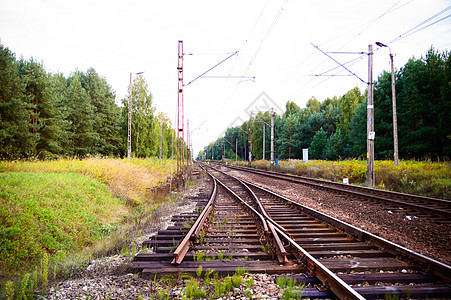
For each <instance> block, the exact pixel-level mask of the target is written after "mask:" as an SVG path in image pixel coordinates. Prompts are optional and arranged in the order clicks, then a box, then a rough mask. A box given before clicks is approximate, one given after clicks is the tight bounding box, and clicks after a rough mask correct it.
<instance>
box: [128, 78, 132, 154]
mask: <svg viewBox="0 0 451 300" xmlns="http://www.w3.org/2000/svg"><path fill="white" fill-rule="evenodd" d="M131 153H132V73H130V87H129V94H128V132H127V159H128V160H130V157H131Z"/></svg>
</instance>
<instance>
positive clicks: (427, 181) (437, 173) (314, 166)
mask: <svg viewBox="0 0 451 300" xmlns="http://www.w3.org/2000/svg"><path fill="white" fill-rule="evenodd" d="M233 164H235V162H233ZM237 164H238V165H243V166H247V162H244V163H243V162H238V163H237ZM251 166H252V167H253V168H257V169H262V170H272V171H277V172H285V173H290V174H294V175H300V176H307V177H314V178H322V179H325V180H332V181H338V182H342V181H343V179H344V178H348V179H349V183H351V184H357V185H364V186H365V185H366V166H367V162H366V161H365V160H342V161H324V160H311V161H309V162H307V163H304V162H302V161H301V160H288V161H279V165H278V166H271V164H270V162H269V161H262V160H259V161H254V162H252V165H251ZM374 167H375V172H376V188H379V189H384V190H390V191H397V192H402V193H409V194H417V195H423V196H428V197H434V198H442V199H451V163H450V162H430V161H412V160H400V161H399V166H398V167H395V166H394V164H393V162H392V161H386V160H376V161H375V164H374Z"/></svg>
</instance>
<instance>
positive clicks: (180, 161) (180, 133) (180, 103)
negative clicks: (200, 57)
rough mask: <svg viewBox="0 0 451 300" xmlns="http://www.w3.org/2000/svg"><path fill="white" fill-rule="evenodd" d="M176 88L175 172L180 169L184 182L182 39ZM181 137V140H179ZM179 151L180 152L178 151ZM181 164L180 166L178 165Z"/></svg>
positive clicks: (179, 47)
mask: <svg viewBox="0 0 451 300" xmlns="http://www.w3.org/2000/svg"><path fill="white" fill-rule="evenodd" d="M177 71H178V77H179V78H178V88H177V91H178V92H177V93H178V96H177V173H179V172H180V170H181V171H182V178H183V183H185V164H184V156H185V155H184V154H185V145H184V143H183V138H184V130H183V129H184V123H185V119H184V103H183V41H179V45H178V64H177ZM180 139H181V140H180ZM180 152H181V153H180ZM180 164H181V166H180Z"/></svg>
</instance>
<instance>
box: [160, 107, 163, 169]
mask: <svg viewBox="0 0 451 300" xmlns="http://www.w3.org/2000/svg"><path fill="white" fill-rule="evenodd" d="M162 152H163V138H162V130H161V114H160V160H161V154H162Z"/></svg>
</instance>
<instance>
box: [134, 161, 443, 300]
mask: <svg viewBox="0 0 451 300" xmlns="http://www.w3.org/2000/svg"><path fill="white" fill-rule="evenodd" d="M209 172H210V176H211V177H212V182H213V183H216V182H217V183H218V184H217V185H218V187H217V188H214V189H213V193H212V195H211V197H210V199H209V200H208V201H207V199H202V200H200V201H199V206H198V207H199V209H197V211H196V212H193V214H192V215H191V214H187V215H186V216H180V217H175V219H174V220H176V221H178V222H179V223H176V224H177V225H175V226H176V227H172V228H168V230H170V233H171V234H168V233H169V232H168V231H167V230H166V231H161V232H159V234H158V235H157V236H155V237H153V238H152V240H151V241H148V242H147V245H149V246H151V247H153V249H154V251H155V252H156V253H151V254H139V255H137V256H136V257H135V261H134V267H135V269H136V270H137V271H141V272H142V275H143V277H147V278H151V279H153V278H154V276H157V277H162V276H164V275H167V274H180V273H182V272H183V273H189V274H193V275H194V274H196V271H198V270H199V266H202V272H203V273H204V272H206V271H209V270H214V272H217V273H220V274H233V273H234V272H235V270H236V269H237V268H244V269H246V270H247V272H253V273H270V274H292V275H290V276H292V277H294V278H296V279H297V281H300V282H302V281H303V282H306V283H307V284H308V286H307V288H305V289H304V292H303V296H304V297H313V298H322V297H325V298H331V297H334V295H335V296H336V297H338V298H347V299H365V298H366V299H368V298H381V297H384V296H386V295H387V294H396V295H398V296H401V297H408V296H409V297H412V298H415V297H416V298H418V297H420V298H423V297H429V298H430V297H438V298H446V297H450V296H451V288H450V286H449V282H450V280H451V267H450V266H447V265H445V264H442V263H440V262H438V261H435V260H432V259H429V258H427V257H425V256H422V255H420V254H418V253H415V252H413V251H410V250H408V249H405V248H403V247H401V246H398V245H395V244H393V243H391V242H389V241H386V240H384V239H382V238H379V237H377V236H374V235H372V234H371V233H368V232H365V231H362V230H360V229H358V228H356V227H353V226H351V225H349V224H346V223H343V222H341V221H339V220H337V219H334V218H332V217H328V216H326V215H324V214H322V213H320V212H318V211H315V210H312V209H310V208H308V207H305V206H302V205H301V204H299V203H295V202H293V201H291V200H289V199H287V198H285V197H283V196H280V195H277V194H275V193H274V192H272V191H269V190H265V189H263V188H260V187H258V186H256V185H253V184H251V183H248V182H243V181H242V180H239V179H237V178H233V177H231V176H229V175H227V174H225V173H222V172H221V171H219V170H217V169H213V168H209ZM201 210H202V212H201ZM196 215H198V216H199V218H198V219H197V220H194V218H193V217H194V216H196ZM187 220H189V221H190V222H187ZM187 223H192V224H193V227H191V229H189V231H188V228H186V227H188V225H186V224H187ZM182 224H183V225H182ZM184 233H187V235H186V236H184ZM178 243H180V244H178ZM174 250H175V251H174ZM172 251H174V253H171V252H172ZM161 252H164V253H161ZM170 260H172V263H171V262H170ZM293 274H294V275H293Z"/></svg>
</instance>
